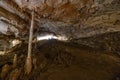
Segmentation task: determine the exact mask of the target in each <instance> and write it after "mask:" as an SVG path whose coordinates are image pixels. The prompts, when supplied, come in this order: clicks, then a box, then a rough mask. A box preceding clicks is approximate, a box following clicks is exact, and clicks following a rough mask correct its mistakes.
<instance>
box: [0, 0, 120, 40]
mask: <svg viewBox="0 0 120 80" xmlns="http://www.w3.org/2000/svg"><path fill="white" fill-rule="evenodd" d="M5 2H7V3H5ZM13 2H14V3H13ZM0 3H3V4H2V5H0V6H1V7H3V8H5V9H7V10H8V11H9V12H11V13H14V14H16V15H18V16H19V17H20V20H21V21H22V20H24V21H27V22H29V21H30V18H29V16H30V10H32V9H34V10H35V12H36V18H35V24H36V26H35V29H37V31H36V30H35V31H36V32H37V33H38V34H40V33H41V32H47V33H54V34H56V35H64V36H67V37H70V38H80V37H88V36H92V35H96V34H101V33H106V32H114V31H119V30H120V28H119V27H120V1H119V0H26V1H25V0H11V1H10V2H9V1H7V0H5V1H4V0H3V1H2V0H1V1H0ZM6 4H9V5H10V6H9V8H8V6H6ZM15 5H18V6H15ZM18 7H19V8H18ZM20 9H21V10H20ZM20 11H23V12H20ZM28 14H29V15H28ZM11 15H12V14H11ZM1 16H3V15H2V14H1ZM4 17H6V18H7V16H5V15H4ZM8 19H11V18H10V17H9V18H8ZM21 23H22V24H24V23H23V22H21ZM11 24H14V25H16V24H19V26H18V27H20V26H21V27H22V28H23V30H21V29H19V28H18V29H19V32H20V33H19V34H22V35H28V34H26V33H27V31H28V29H26V28H24V27H25V25H27V24H25V25H23V26H22V25H20V23H19V22H18V21H17V20H15V19H14V18H13V23H11ZM27 26H29V25H27ZM38 29H39V30H38ZM38 34H37V35H38Z"/></svg>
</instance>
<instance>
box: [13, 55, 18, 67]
mask: <svg viewBox="0 0 120 80" xmlns="http://www.w3.org/2000/svg"><path fill="white" fill-rule="evenodd" d="M16 65H17V54H15V55H14V59H13V67H16Z"/></svg>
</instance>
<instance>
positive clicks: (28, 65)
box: [25, 11, 34, 74]
mask: <svg viewBox="0 0 120 80" xmlns="http://www.w3.org/2000/svg"><path fill="white" fill-rule="evenodd" d="M33 25H34V11H32V20H31V27H30V35H29V44H28V55H27V59H26V64H25V73H26V74H29V73H30V72H31V70H32V59H31V52H32V39H33Z"/></svg>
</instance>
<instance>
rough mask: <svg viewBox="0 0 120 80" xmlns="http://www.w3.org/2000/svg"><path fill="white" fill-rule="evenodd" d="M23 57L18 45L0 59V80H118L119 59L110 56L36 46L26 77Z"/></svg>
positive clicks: (63, 45)
mask: <svg viewBox="0 0 120 80" xmlns="http://www.w3.org/2000/svg"><path fill="white" fill-rule="evenodd" d="M26 53H27V44H26V43H22V44H20V45H17V46H15V47H14V48H12V49H11V50H10V51H9V53H8V54H6V55H3V56H0V61H1V62H0V80H119V75H120V58H119V56H117V55H115V54H113V53H110V52H104V51H101V50H97V49H93V48H90V47H87V46H84V45H79V44H75V43H69V42H61V41H57V40H49V41H41V42H37V43H35V44H34V47H33V52H32V61H33V64H32V65H33V67H32V71H31V73H30V74H29V75H27V74H25V70H24V66H25V58H26ZM14 54H17V65H16V66H15V65H14V64H13V57H14Z"/></svg>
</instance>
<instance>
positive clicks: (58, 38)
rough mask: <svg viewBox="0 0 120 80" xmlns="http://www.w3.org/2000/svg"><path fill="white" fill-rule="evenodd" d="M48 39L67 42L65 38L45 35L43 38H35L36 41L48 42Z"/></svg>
mask: <svg viewBox="0 0 120 80" xmlns="http://www.w3.org/2000/svg"><path fill="white" fill-rule="evenodd" d="M49 39H57V40H61V41H66V40H68V39H67V38H66V37H65V36H54V35H45V36H39V37H37V40H38V41H40V40H49Z"/></svg>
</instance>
